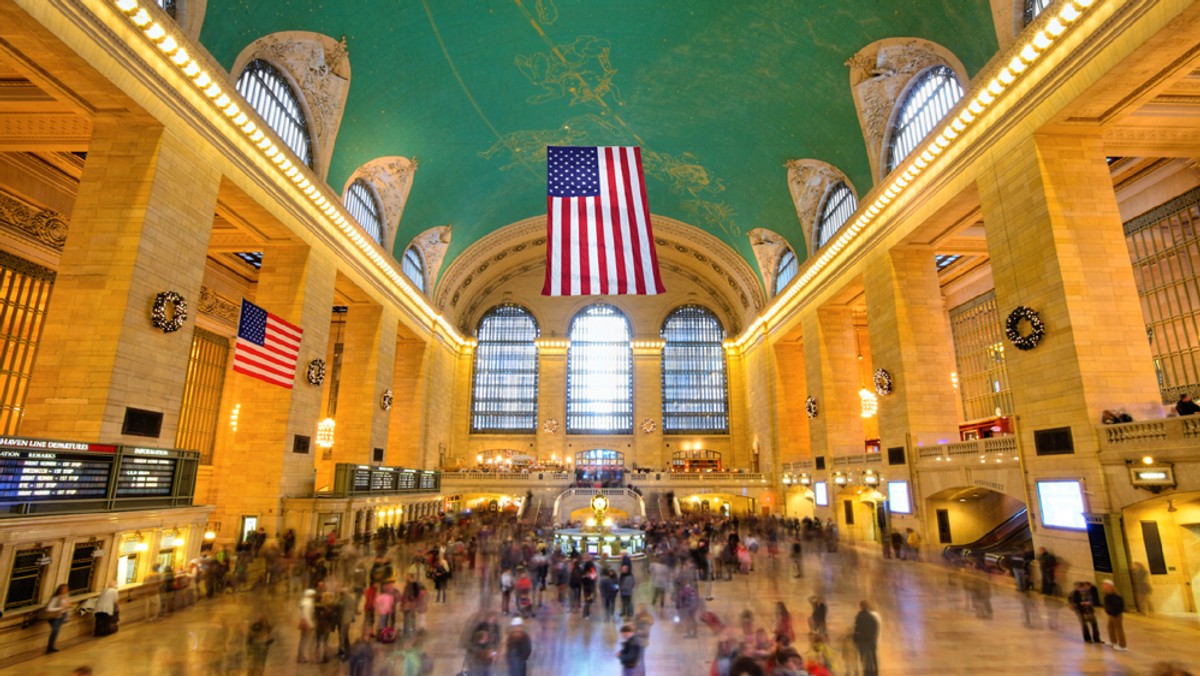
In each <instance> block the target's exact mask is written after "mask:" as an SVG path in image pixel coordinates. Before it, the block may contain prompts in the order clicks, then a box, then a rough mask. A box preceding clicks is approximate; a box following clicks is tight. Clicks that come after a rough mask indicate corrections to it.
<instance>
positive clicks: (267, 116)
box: [237, 59, 313, 167]
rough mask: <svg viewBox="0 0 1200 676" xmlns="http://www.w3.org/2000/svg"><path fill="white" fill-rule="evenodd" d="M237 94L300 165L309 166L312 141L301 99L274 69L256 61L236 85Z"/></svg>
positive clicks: (260, 60)
mask: <svg viewBox="0 0 1200 676" xmlns="http://www.w3.org/2000/svg"><path fill="white" fill-rule="evenodd" d="M237 90H238V93H239V94H241V95H242V97H243V98H245V99H246V102H247V103H249V104H250V106H251V107H252V108H254V110H255V111H257V112H258V114H259V115H260V116H262V119H263V121H264V122H266V123H267V126H269V127H271V129H273V130H274V131H275V133H276V134H278V135H279V138H280V139H281V140H283V142H284V143H286V144H287V147H289V148H291V149H292V152H294V153H296V156H297V157H299V158H300V160H301V161H302V162H304V163H305V164H307V165H308V166H310V167H311V166H312V163H313V158H312V137H311V136H310V135H309V132H308V122H307V121H306V120H305V118H304V108H303V107H302V106H301V105H300V97H298V96H296V92H294V91H292V87H291V85H289V84H288V82H287V79H286V78H284V77H283V73H280V72H279V70H278V69H277V68H275V66H272V65H271V64H269V63H267V62H266V61H263V60H262V59H255V60H253V61H251V62H250V63H248V64H246V69H245V70H243V71H242V74H241V76H240V77H238V81H237Z"/></svg>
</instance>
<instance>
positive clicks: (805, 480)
mask: <svg viewBox="0 0 1200 676" xmlns="http://www.w3.org/2000/svg"><path fill="white" fill-rule="evenodd" d="M810 484H812V477H811V476H809V475H808V472H804V473H802V474H801V475H800V485H801V486H808V485H810Z"/></svg>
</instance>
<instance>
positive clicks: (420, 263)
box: [400, 246, 425, 291]
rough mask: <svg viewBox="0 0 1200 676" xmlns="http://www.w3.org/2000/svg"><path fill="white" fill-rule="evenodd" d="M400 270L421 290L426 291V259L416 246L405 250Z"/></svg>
mask: <svg viewBox="0 0 1200 676" xmlns="http://www.w3.org/2000/svg"><path fill="white" fill-rule="evenodd" d="M400 272H403V273H404V276H405V277H408V279H409V281H411V282H412V283H413V285H414V286H416V287H417V289H419V290H420V291H425V261H424V259H422V258H421V253H420V252H419V251H417V248H416V247H415V246H410V247H408V248H407V249H405V250H404V260H402V261H400Z"/></svg>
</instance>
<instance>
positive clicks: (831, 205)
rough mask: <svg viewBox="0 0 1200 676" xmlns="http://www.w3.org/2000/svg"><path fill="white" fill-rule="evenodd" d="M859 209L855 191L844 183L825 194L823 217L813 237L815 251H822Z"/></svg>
mask: <svg viewBox="0 0 1200 676" xmlns="http://www.w3.org/2000/svg"><path fill="white" fill-rule="evenodd" d="M856 209H858V199H857V198H855V197H854V191H853V190H851V189H850V186H848V185H846V184H845V183H844V182H842V181H838V182H837V183H834V184H833V186H832V187H831V188H830V189H829V192H827V193H826V194H825V205H824V207H823V208H822V209H821V217H820V218H818V219H817V227H816V230H815V233H816V234H814V235H813V249H820V248H821V247H823V246H825V244H826V243H827V242H828V241H829V240H831V239H833V236H834V235H836V234H837V232H838V230H841V229H842V226H843V225H845V224H846V221H849V220H850V217H851V216H853V215H854V211H855V210H856Z"/></svg>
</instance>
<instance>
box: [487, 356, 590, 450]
mask: <svg viewBox="0 0 1200 676" xmlns="http://www.w3.org/2000/svg"><path fill="white" fill-rule="evenodd" d="M568 345H570V341H568V340H566V339H565V338H542V339H539V340H538V341H537V346H538V426H537V454H538V458H540V459H542V460H546V459H549V458H550V457H551V456H556V457H558V458H559V460H560V461H561V462H564V463H565V462H566V460H567V455H568V453H569V451H568V449H567V441H566V436H567V347H568ZM550 420H553V421H555V422H556V423H557V426H558V428H557V430H555V431H550V430H549V429H547V427H546V424H545V423H546V421H550ZM570 460H572V461H574V458H573V457H572V458H570ZM474 461H475V459H474V458H471V462H474ZM571 467H574V465H571Z"/></svg>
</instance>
